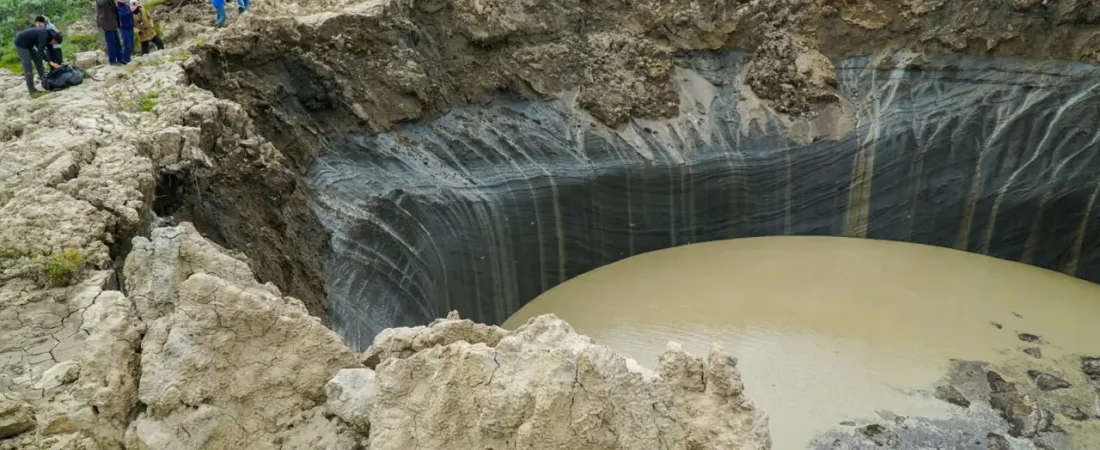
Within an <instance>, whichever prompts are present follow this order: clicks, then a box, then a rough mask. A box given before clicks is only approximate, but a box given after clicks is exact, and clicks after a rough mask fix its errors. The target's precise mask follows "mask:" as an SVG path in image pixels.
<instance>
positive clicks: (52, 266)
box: [0, 240, 88, 287]
mask: <svg viewBox="0 0 1100 450" xmlns="http://www.w3.org/2000/svg"><path fill="white" fill-rule="evenodd" d="M87 263H88V261H87V259H86V258H84V255H83V254H81V253H80V251H79V250H64V251H60V252H57V253H52V254H50V255H48V256H45V257H43V256H42V255H40V254H38V253H37V252H35V251H33V250H29V249H26V248H19V247H17V246H15V245H13V244H12V243H11V242H8V241H6V240H5V241H0V269H4V270H6V269H15V270H16V272H21V273H23V274H24V275H25V276H30V277H34V278H35V279H37V280H38V281H37V282H38V284H39V285H42V286H43V287H46V286H52V287H62V286H68V285H71V284H73V283H75V282H77V281H80V278H81V276H82V275H83V274H84V268H85V266H86V265H87Z"/></svg>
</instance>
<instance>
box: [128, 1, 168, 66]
mask: <svg viewBox="0 0 1100 450" xmlns="http://www.w3.org/2000/svg"><path fill="white" fill-rule="evenodd" d="M134 21H135V22H137V28H138V41H141V54H142V55H148V54H149V48H150V47H151V46H153V45H155V46H157V50H164V41H163V40H161V39H160V35H158V34H157V25H156V24H155V23H153V17H152V16H150V15H149V11H147V10H146V9H145V8H143V7H142V6H141V3H138V2H134Z"/></svg>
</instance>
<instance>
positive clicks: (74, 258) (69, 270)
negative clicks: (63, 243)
mask: <svg viewBox="0 0 1100 450" xmlns="http://www.w3.org/2000/svg"><path fill="white" fill-rule="evenodd" d="M87 262H88V261H87V260H86V259H84V255H81V254H80V252H79V251H77V250H65V251H62V252H60V253H54V254H52V255H50V256H49V257H48V258H46V265H45V271H46V277H47V279H48V281H49V283H50V286H54V287H58V286H68V285H70V284H73V283H74V282H76V281H78V280H80V276H81V275H82V274H83V273H84V265H85V264H87Z"/></svg>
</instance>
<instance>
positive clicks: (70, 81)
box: [42, 64, 84, 91]
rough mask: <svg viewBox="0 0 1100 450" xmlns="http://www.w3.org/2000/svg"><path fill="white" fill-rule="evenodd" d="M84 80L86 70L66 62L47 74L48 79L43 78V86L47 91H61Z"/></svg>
mask: <svg viewBox="0 0 1100 450" xmlns="http://www.w3.org/2000/svg"><path fill="white" fill-rule="evenodd" d="M83 82H84V72H83V71H81V70H78V69H75V68H73V66H70V65H68V64H65V65H63V66H61V67H58V68H56V69H53V70H51V71H50V73H48V74H46V79H45V80H42V87H44V88H46V90H47V91H60V90H63V89H68V88H69V87H71V86H76V85H78V84H80V83H83Z"/></svg>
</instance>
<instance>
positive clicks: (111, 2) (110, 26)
mask: <svg viewBox="0 0 1100 450" xmlns="http://www.w3.org/2000/svg"><path fill="white" fill-rule="evenodd" d="M95 19H96V24H97V25H99V29H101V30H103V38H104V39H106V40H107V60H108V61H109V62H110V63H111V64H112V65H117V64H123V63H124V61H123V60H122V41H120V40H119V37H118V29H119V23H118V7H117V6H115V0H95Z"/></svg>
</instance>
